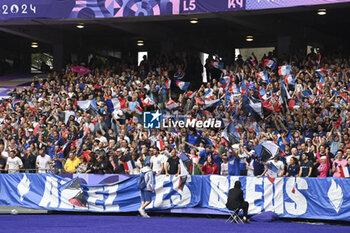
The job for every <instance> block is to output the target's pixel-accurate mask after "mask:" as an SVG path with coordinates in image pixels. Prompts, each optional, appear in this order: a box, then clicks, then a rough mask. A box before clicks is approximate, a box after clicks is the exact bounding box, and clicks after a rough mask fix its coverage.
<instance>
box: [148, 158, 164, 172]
mask: <svg viewBox="0 0 350 233" xmlns="http://www.w3.org/2000/svg"><path fill="white" fill-rule="evenodd" d="M165 161H166V157H165V156H164V155H162V154H159V155H158V156H157V157H156V156H152V157H151V163H152V171H153V172H156V173H157V172H159V171H160V169H161V168H162V163H163V164H164V163H165Z"/></svg>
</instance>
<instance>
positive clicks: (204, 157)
mask: <svg viewBox="0 0 350 233" xmlns="http://www.w3.org/2000/svg"><path fill="white" fill-rule="evenodd" d="M210 155H211V152H209V153H207V151H206V150H202V151H201V152H200V153H199V157H200V159H199V162H198V163H199V164H204V163H205V161H207V157H208V156H210Z"/></svg>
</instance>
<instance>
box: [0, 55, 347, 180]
mask: <svg viewBox="0 0 350 233" xmlns="http://www.w3.org/2000/svg"><path fill="white" fill-rule="evenodd" d="M349 62H350V60H349V59H348V58H344V57H343V56H342V55H339V54H336V55H333V54H327V55H323V56H321V54H316V53H310V54H307V55H306V54H305V53H300V54H296V55H295V56H290V57H284V58H279V59H277V58H276V56H274V54H273V53H269V54H267V55H265V56H264V57H263V58H261V59H260V60H258V59H257V58H256V57H255V55H254V54H252V57H250V58H248V59H247V60H243V59H242V57H241V56H238V58H237V59H236V60H235V61H234V62H232V63H231V64H228V65H226V66H225V67H222V62H220V60H217V59H216V58H215V57H213V56H210V57H209V58H208V60H207V61H206V63H205V64H204V66H203V65H202V64H201V63H200V60H199V58H196V57H194V56H188V57H178V56H175V55H173V56H165V55H163V56H157V57H155V58H154V59H147V58H146V57H144V60H143V61H142V62H141V63H140V64H139V66H138V65H135V64H133V62H131V61H130V60H121V61H118V62H107V63H104V64H103V63H101V62H100V61H99V60H98V59H93V60H92V61H91V62H90V63H89V64H88V65H87V66H86V67H88V68H89V69H90V70H87V68H84V67H82V70H81V71H82V72H80V71H79V70H78V72H75V71H76V70H75V69H73V67H75V66H73V65H70V66H67V69H66V70H64V71H62V72H61V73H52V74H48V75H47V78H45V79H37V80H35V82H33V83H31V85H30V86H29V87H28V88H18V89H14V90H12V91H11V92H10V93H8V94H9V95H10V96H11V98H8V99H2V101H1V105H0V138H1V140H0V169H1V170H0V171H1V172H3V173H4V172H8V173H16V172H38V173H46V172H53V173H94V174H108V173H116V174H138V173H139V172H140V169H141V168H142V167H144V164H145V162H147V161H150V162H151V168H152V170H153V171H154V173H156V174H157V175H159V174H166V175H168V174H175V175H180V174H193V175H200V174H203V175H206V174H221V175H249V176H263V175H265V174H266V173H267V172H268V170H269V169H270V167H269V164H273V165H274V166H275V167H276V168H277V169H278V171H277V175H278V176H301V177H327V176H334V177H347V176H348V175H347V174H348V172H346V171H345V170H346V169H348V168H349V166H350V137H349V134H350V132H349V127H350V114H349V111H350V104H349V101H350V98H349V97H350V93H349V91H350V80H349V71H350V70H349ZM203 67H205V68H206V75H207V82H204V83H203V79H202V72H203ZM188 85H189V86H188ZM156 110H160V111H161V112H163V114H164V115H167V116H171V118H172V119H174V120H180V119H183V118H186V117H188V118H191V119H196V120H203V121H204V120H206V119H209V118H212V119H216V120H219V121H220V122H222V127H221V128H214V127H209V128H191V127H188V128H186V127H184V128H180V127H169V128H161V129H144V128H143V122H142V120H143V118H142V113H143V112H144V111H156ZM266 141H268V142H272V143H275V144H276V145H278V147H279V150H278V153H277V154H273V156H270V157H269V158H267V159H262V157H261V156H260V155H259V154H258V153H257V152H256V150H255V148H256V147H257V146H258V145H260V144H261V143H263V142H266ZM267 150H268V148H267ZM265 153H266V150H265ZM347 171H348V170H347Z"/></svg>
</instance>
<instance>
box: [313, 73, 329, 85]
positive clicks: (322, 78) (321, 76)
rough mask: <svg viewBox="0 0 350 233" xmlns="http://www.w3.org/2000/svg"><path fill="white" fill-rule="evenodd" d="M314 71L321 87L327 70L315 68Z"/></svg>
mask: <svg viewBox="0 0 350 233" xmlns="http://www.w3.org/2000/svg"><path fill="white" fill-rule="evenodd" d="M315 73H316V74H317V76H318V77H319V78H320V83H319V85H320V87H323V86H324V85H325V84H326V82H325V80H324V77H325V76H326V75H327V74H328V71H326V70H324V69H323V68H321V69H318V70H316V71H315Z"/></svg>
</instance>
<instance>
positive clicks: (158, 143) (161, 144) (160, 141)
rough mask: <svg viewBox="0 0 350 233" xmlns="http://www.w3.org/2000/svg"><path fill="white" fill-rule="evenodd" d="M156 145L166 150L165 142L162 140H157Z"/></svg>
mask: <svg viewBox="0 0 350 233" xmlns="http://www.w3.org/2000/svg"><path fill="white" fill-rule="evenodd" d="M156 147H158V149H159V150H164V142H163V141H162V140H157V141H156Z"/></svg>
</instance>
